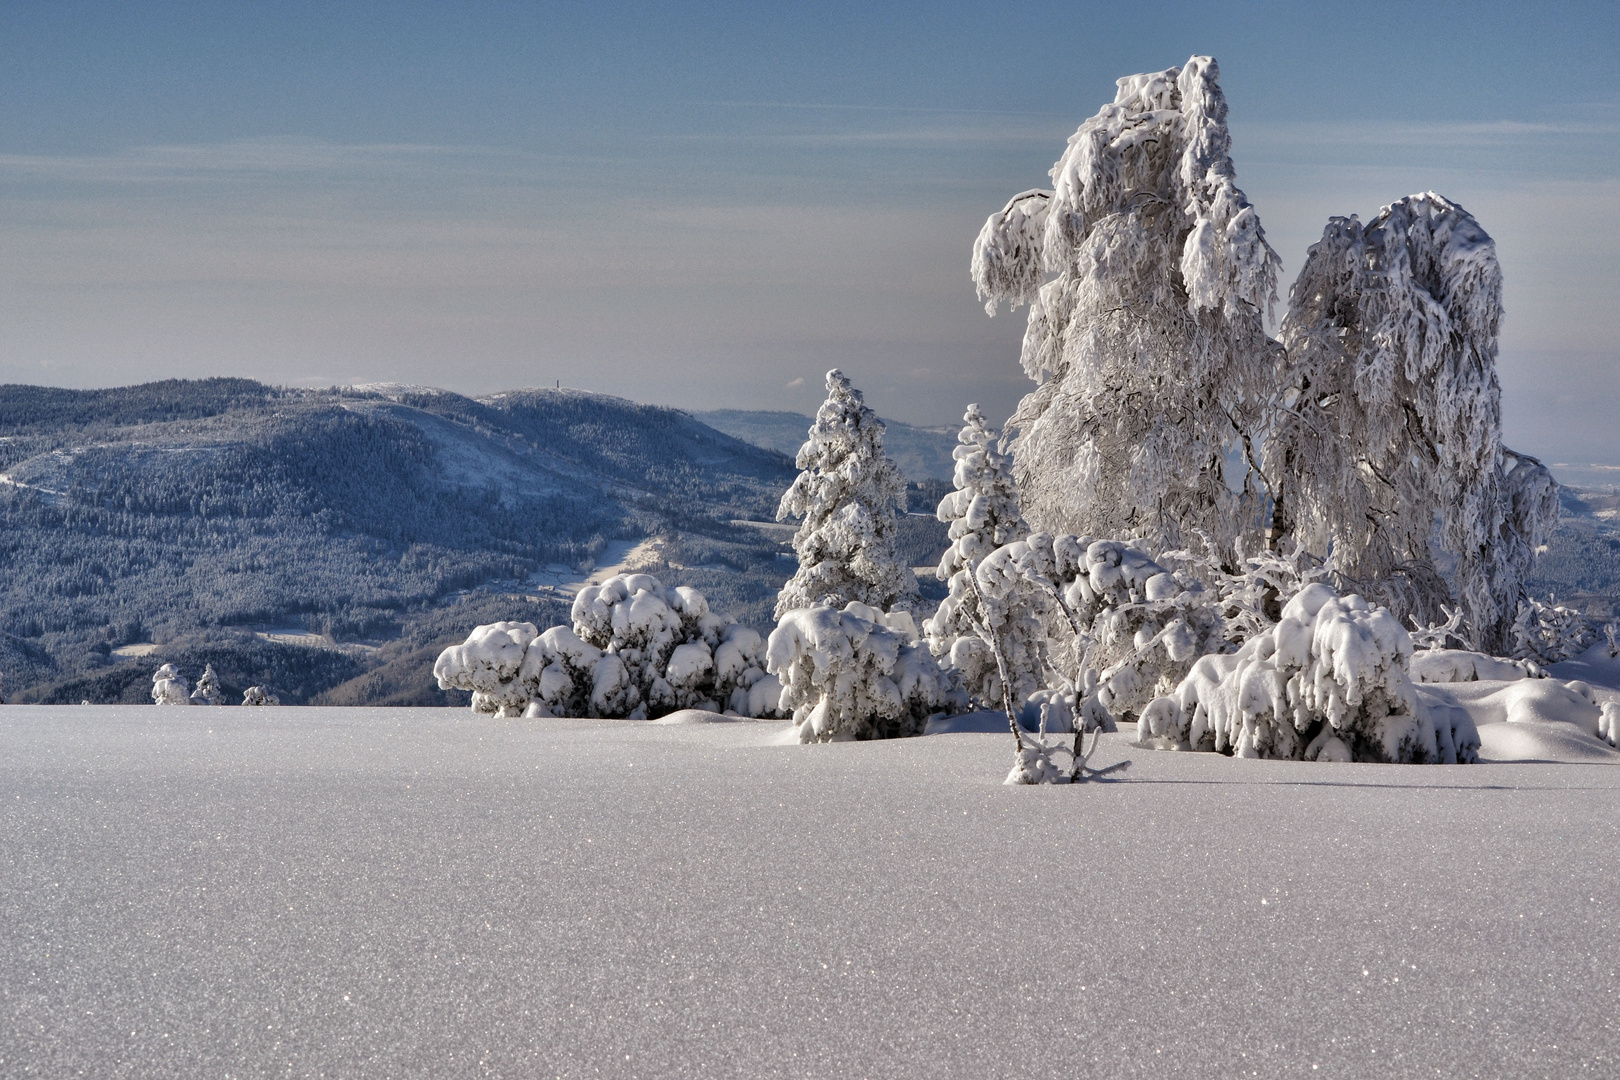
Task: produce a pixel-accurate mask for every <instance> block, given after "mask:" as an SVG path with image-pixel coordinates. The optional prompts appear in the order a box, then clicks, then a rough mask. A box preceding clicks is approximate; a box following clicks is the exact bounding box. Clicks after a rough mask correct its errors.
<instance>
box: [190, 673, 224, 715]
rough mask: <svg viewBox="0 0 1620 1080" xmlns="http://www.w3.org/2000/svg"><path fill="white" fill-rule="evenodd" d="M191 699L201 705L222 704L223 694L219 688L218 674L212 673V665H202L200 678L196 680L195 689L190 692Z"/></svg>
mask: <svg viewBox="0 0 1620 1080" xmlns="http://www.w3.org/2000/svg"><path fill="white" fill-rule="evenodd" d="M191 700H192V701H195V702H198V703H199V704H202V705H223V704H225V694H224V692H223V691H222V690H220V688H219V676H218V675H215V674H214V665H213V664H208V665H205V666H204V667H203V673H202V678H200V679H198V680H197V689H195V690H193V691H192V692H191Z"/></svg>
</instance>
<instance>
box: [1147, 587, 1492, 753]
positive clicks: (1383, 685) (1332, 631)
mask: <svg viewBox="0 0 1620 1080" xmlns="http://www.w3.org/2000/svg"><path fill="white" fill-rule="evenodd" d="M1411 658H1412V639H1411V637H1410V636H1409V635H1408V634H1407V632H1406V631H1405V630H1404V629H1403V628H1402V627H1401V624H1400V622H1399V621H1398V620H1397V619H1396V618H1395V616H1394V615H1393V614H1392V613H1391V612H1390V611H1388V610H1387V609H1385V608H1381V607H1377V606H1375V605H1372V604H1369V603H1367V601H1366V600H1364V599H1362V598H1361V597H1360V596H1356V595H1354V594H1352V595H1349V596H1340V595H1339V594H1338V593H1336V592H1334V590H1333V589H1332V588H1330V587H1329V586H1327V585H1324V584H1322V583H1321V582H1317V583H1314V584H1311V585H1307V586H1305V587H1304V588H1303V589H1301V590H1300V591H1299V592H1298V593H1297V594H1296V595H1295V596H1294V597H1293V599H1291V600H1289V601H1288V603H1287V604H1286V605H1285V606H1284V607H1283V611H1282V619H1281V621H1279V622H1278V623H1277V624H1276V625H1275V626H1273V627H1272V628H1271V629H1269V630H1267V631H1265V632H1264V633H1261V634H1258V635H1256V636H1255V637H1252V638H1250V639H1249V640H1248V641H1247V642H1245V643H1244V645H1243V647H1242V648H1241V649H1239V650H1238V651H1237V652H1235V653H1229V654H1225V655H1211V656H1205V657H1203V658H1202V659H1200V660H1199V661H1198V662H1197V663H1196V664H1194V665H1193V668H1192V671H1191V672H1190V673H1189V674H1188V675H1187V677H1186V679H1184V680H1183V681H1182V683H1181V685H1180V686H1178V687H1177V688H1176V690H1175V693H1174V694H1171V695H1167V696H1164V697H1159V698H1155V699H1154V700H1153V701H1151V702H1149V703H1148V705H1147V707H1146V708H1144V709H1143V710H1142V714H1141V716H1140V718H1139V719H1138V721H1137V734H1138V740H1139V741H1141V742H1143V743H1147V744H1150V745H1156V746H1161V747H1165V748H1180V749H1192V750H1214V751H1217V752H1221V753H1229V754H1235V755H1237V756H1238V757H1266V758H1285V759H1293V760H1300V759H1304V760H1311V761H1352V760H1354V761H1385V762H1413V763H1425V762H1427V763H1443V764H1454V763H1458V762H1471V761H1474V760H1475V759H1476V758H1477V755H1478V751H1479V733H1478V731H1477V730H1476V729H1475V727H1474V723H1473V721H1472V720H1471V719H1470V718H1469V716H1468V713H1467V712H1466V711H1464V710H1462V709H1444V708H1439V707H1436V706H1434V705H1433V704H1430V703H1426V702H1425V701H1423V700H1422V699H1421V698H1420V697H1419V695H1418V694H1417V692H1416V690H1415V688H1414V686H1413V683H1412V679H1411V677H1410V670H1409V665H1410V662H1411Z"/></svg>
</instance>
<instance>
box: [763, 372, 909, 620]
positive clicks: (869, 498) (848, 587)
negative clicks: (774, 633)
mask: <svg viewBox="0 0 1620 1080" xmlns="http://www.w3.org/2000/svg"><path fill="white" fill-rule="evenodd" d="M796 464H797V465H798V467H799V468H800V469H802V470H803V471H802V472H800V473H799V476H798V479H796V480H795V481H794V482H793V485H792V486H791V487H789V488H788V490H787V492H786V493H785V494H783V496H782V502H781V505H780V506H779V507H778V508H777V511H776V519H777V520H778V521H783V520H786V519H787V518H790V517H801V518H803V523H802V524H801V525H800V526H799V530H798V532H797V533H795V534H794V536H793V550H794V553H795V554H796V555H797V556H798V559H799V569H798V572H797V573H795V574H794V575H793V577H791V578H789V579H788V581H787V583H786V584H785V585H783V586H782V592H781V594H780V596H779V597H778V598H777V602H776V617H777V618H778V619H780V618H782V616H783V615H785V614H786V613H787V612H790V611H795V610H798V609H800V608H807V607H810V606H812V605H815V604H828V605H831V606H832V607H835V608H836V607H842V606H843V605H845V604H847V603H850V602H852V601H853V602H857V603H861V604H867V605H870V606H871V607H875V608H878V609H880V610H882V611H893V610H905V611H913V610H915V609H916V608H917V606H918V605H919V603H920V600H921V598H920V596H919V594H918V592H917V579H916V577H915V576H914V575H913V574H912V572H911V567H909V566H907V565H906V564H905V563H904V562H903V561H901V559H900V556H899V555H898V554H897V552H896V551H895V537H896V532H897V529H896V526H895V511H896V510H897V509H903V508H904V506H905V491H906V483H905V479H904V478H903V477H902V476H901V475H900V470H899V469H898V468H896V466H895V464H894V462H893V461H891V460H889V458H888V457H887V456H886V455H885V454H884V453H883V421H881V420H879V419H878V418H877V414H876V413H874V412H873V411H872V410H871V409H870V408H868V407H867V406H866V403H865V401H864V399H863V398H862V396H861V392H860V391H859V390H857V389H855V387H854V386H852V385H850V381H849V379H848V378H847V377H845V375H844V373H843V372H841V371H839V370H838V369H837V368H834V369H833V370H831V371H829V372H827V400H826V401H825V402H824V403H823V404H822V406H821V408H820V409H819V410H818V411H817V412H816V422H815V424H814V425H813V426H812V427H811V428H810V437H809V439H808V440H806V441H805V443H804V445H803V446H802V447H800V448H799V455H798V459H797V462H796Z"/></svg>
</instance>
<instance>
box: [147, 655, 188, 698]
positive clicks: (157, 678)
mask: <svg viewBox="0 0 1620 1080" xmlns="http://www.w3.org/2000/svg"><path fill="white" fill-rule="evenodd" d="M152 703H153V704H154V705H190V704H191V686H190V684H189V683H187V682H186V680H185V677H184V676H182V675H181V674H180V672H178V671H176V670H175V667H174V665H173V664H164V665H163V666H162V667H160V668H158V669H157V670H156V671H154V672H152Z"/></svg>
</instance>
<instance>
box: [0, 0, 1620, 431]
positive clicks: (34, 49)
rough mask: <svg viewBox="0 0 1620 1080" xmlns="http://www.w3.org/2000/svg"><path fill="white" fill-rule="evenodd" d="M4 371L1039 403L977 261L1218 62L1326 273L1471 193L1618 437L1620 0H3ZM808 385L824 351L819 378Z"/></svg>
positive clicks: (1560, 354)
mask: <svg viewBox="0 0 1620 1080" xmlns="http://www.w3.org/2000/svg"><path fill="white" fill-rule="evenodd" d="M0 40H3V41H5V42H6V56H7V62H6V63H5V64H4V65H0V251H4V252H6V257H5V258H4V259H3V260H0V381H5V382H32V383H50V384H56V385H68V386H95V385H115V384H120V383H127V382H135V381H141V380H146V379H154V378H164V377H170V376H186V377H196V376H203V375H213V374H240V375H248V376H252V377H256V378H260V379H265V380H267V381H271V382H278V383H287V384H296V385H329V384H332V383H338V382H354V381H374V380H398V381H407V382H422V383H429V384H433V385H440V386H447V387H451V388H454V389H459V390H463V391H466V392H486V391H493V390H499V389H506V388H509V387H514V386H522V385H536V384H549V383H551V382H552V381H554V380H557V379H560V380H562V382H563V383H564V384H565V385H573V386H580V387H584V388H587V389H592V390H601V391H607V392H613V393H620V394H623V395H625V396H627V397H632V398H636V399H639V400H644V401H655V402H662V403H668V404H674V405H680V406H683V407H691V408H703V407H719V406H735V407H744V408H786V409H797V410H801V411H810V410H812V409H813V408H814V406H815V404H816V403H817V401H818V400H819V397H820V390H819V384H820V375H821V373H822V372H823V371H825V369H826V368H828V367H830V366H833V365H835V364H836V365H839V366H842V367H844V368H845V369H846V370H848V371H849V372H850V374H851V375H852V377H853V378H855V380H856V382H857V385H860V386H862V387H863V388H865V389H866V390H867V393H868V397H869V399H870V400H871V401H872V402H873V403H874V404H875V405H876V406H877V407H878V408H879V410H880V411H882V412H884V413H885V414H886V415H891V416H895V417H898V418H900V419H904V420H908V421H912V422H918V423H950V422H953V421H954V420H955V419H956V418H957V417H958V416H960V414H961V411H962V408H963V406H964V405H965V404H966V403H967V402H969V401H975V400H976V401H981V402H983V403H984V405H985V407H986V409H987V410H988V411H989V412H990V413H991V414H992V416H998V415H1000V416H1004V415H1006V414H1007V413H1008V412H1009V411H1010V410H1011V408H1012V406H1013V404H1014V403H1015V402H1016V400H1017V398H1018V397H1019V396H1020V395H1021V394H1022V393H1024V392H1025V390H1026V389H1027V388H1028V386H1029V384H1028V383H1027V381H1026V380H1025V379H1024V377H1023V375H1022V374H1021V372H1020V371H1019V369H1018V364H1017V346H1018V340H1019V338H1020V336H1021V333H1022V321H1023V319H1022V316H1023V313H1022V312H1019V313H1017V315H1015V316H1013V317H1011V318H1009V317H1008V316H1007V315H1006V314H1005V313H1003V314H1002V315H1000V316H998V317H997V318H995V319H993V320H992V319H988V318H986V317H985V316H984V314H983V312H982V310H981V309H980V308H979V306H978V305H977V303H976V302H975V301H974V297H973V292H972V286H971V284H970V282H969V281H968V276H967V263H968V251H969V246H970V244H971V241H972V238H973V235H974V234H975V232H976V231H977V229H978V227H979V225H980V223H982V221H983V219H984V217H985V215H987V214H988V213H990V212H991V211H993V210H995V209H998V208H999V207H1000V205H1001V203H1002V202H1003V201H1004V200H1005V199H1006V197H1007V196H1008V195H1010V194H1012V193H1013V192H1016V191H1018V190H1021V189H1023V188H1027V187H1034V186H1041V185H1043V184H1044V183H1045V182H1046V179H1045V173H1046V170H1047V169H1048V168H1049V167H1050V166H1051V163H1052V162H1053V161H1054V160H1055V159H1056V158H1057V156H1058V154H1059V153H1060V152H1061V150H1062V148H1063V144H1064V140H1065V139H1066V137H1067V136H1068V134H1069V133H1070V132H1071V131H1073V129H1074V128H1075V127H1076V126H1077V125H1078V123H1079V122H1080V121H1081V120H1082V119H1084V118H1085V117H1086V116H1088V115H1090V114H1091V113H1093V112H1094V111H1096V109H1097V107H1098V106H1099V105H1101V104H1103V103H1104V102H1105V101H1107V100H1110V99H1111V97H1112V94H1113V81H1114V79H1116V78H1118V77H1120V76H1122V75H1128V74H1132V73H1134V72H1137V71H1145V70H1154V69H1160V68H1164V67H1168V66H1171V65H1174V64H1179V63H1181V62H1183V61H1184V60H1185V59H1186V58H1187V57H1188V56H1189V55H1191V54H1193V53H1208V54H1211V55H1214V56H1215V57H1217V59H1218V60H1219V61H1220V63H1221V70H1222V83H1223V86H1224V87H1225V90H1226V93H1227V97H1228V101H1229V103H1230V106H1231V123H1232V129H1233V133H1234V150H1233V154H1234V158H1235V160H1236V163H1237V168H1238V181H1239V183H1240V185H1241V186H1242V187H1243V188H1244V189H1245V190H1246V191H1247V193H1248V194H1249V197H1250V198H1251V200H1252V201H1253V202H1254V203H1255V204H1256V206H1257V208H1258V209H1259V211H1260V214H1261V217H1262V220H1263V221H1264V222H1265V224H1266V227H1267V231H1268V233H1269V235H1270V237H1271V239H1272V242H1273V244H1274V245H1275V246H1276V248H1277V250H1278V251H1279V253H1280V254H1281V255H1282V257H1283V260H1284V265H1285V281H1286V280H1291V277H1292V274H1293V273H1294V272H1295V271H1296V270H1297V268H1298V267H1299V265H1300V262H1301V260H1302V257H1303V254H1304V250H1305V247H1306V246H1307V245H1308V244H1309V243H1310V242H1311V241H1312V240H1314V239H1315V238H1316V236H1317V235H1318V234H1319V232H1320V229H1321V227H1322V224H1323V223H1324V221H1325V220H1326V218H1327V216H1328V215H1329V214H1334V213H1352V212H1354V213H1359V214H1361V215H1362V216H1363V218H1365V217H1367V216H1370V215H1371V214H1373V213H1375V212H1376V211H1377V209H1378V207H1379V206H1380V205H1381V204H1383V203H1387V202H1389V201H1391V200H1393V199H1395V198H1399V197H1400V196H1402V195H1406V194H1409V193H1411V192H1413V191H1419V190H1424V189H1431V188H1432V189H1434V190H1437V191H1440V192H1441V193H1443V194H1446V195H1448V196H1450V197H1452V198H1455V199H1456V200H1458V201H1460V202H1461V203H1462V204H1463V205H1464V206H1466V207H1467V208H1468V209H1469V210H1470V211H1472V212H1473V213H1474V214H1475V215H1476V216H1477V217H1478V218H1479V219H1480V220H1481V222H1482V223H1483V224H1484V225H1485V227H1486V229H1487V230H1489V231H1490V232H1491V234H1492V235H1493V236H1495V237H1496V239H1497V241H1498V245H1499V254H1500V257H1501V259H1502V263H1503V266H1504V270H1505V273H1506V279H1507V293H1506V296H1507V300H1506V302H1507V307H1508V317H1507V320H1506V324H1505V327H1504V338H1503V354H1502V363H1501V371H1502V379H1503V384H1504V388H1505V399H1504V408H1505V414H1506V421H1505V422H1506V426H1507V436H1508V439H1509V441H1510V443H1512V444H1514V445H1516V446H1518V447H1520V448H1521V449H1523V450H1526V451H1528V452H1530V453H1538V454H1541V455H1544V456H1546V457H1548V458H1550V459H1553V460H1575V459H1580V460H1593V461H1607V462H1620V446H1616V445H1615V439H1614V436H1613V435H1612V429H1613V422H1612V419H1611V418H1612V417H1613V415H1614V414H1615V407H1616V404H1617V402H1620V371H1617V367H1620V365H1617V363H1616V361H1617V360H1620V348H1617V347H1616V345H1615V344H1614V340H1615V335H1614V334H1613V333H1612V331H1611V330H1610V327H1609V324H1610V316H1609V312H1610V309H1611V308H1612V307H1613V305H1614V297H1615V296H1616V295H1617V294H1620V150H1617V147H1620V138H1617V136H1620V91H1617V90H1616V88H1615V83H1614V78H1613V75H1612V68H1613V59H1612V54H1613V51H1614V47H1615V45H1616V44H1617V43H1620V5H1617V4H1615V3H1613V2H1608V3H1594V4H1586V5H1580V4H1569V5H1556V4H1554V5H1540V6H1537V7H1535V8H1534V9H1533V10H1532V9H1531V8H1530V7H1529V6H1527V5H1519V4H1511V5H1510V4H1497V5H1493V4H1469V5H1377V4H1356V5H1348V4H1346V5H1327V4H1322V5H1305V4H1233V5H1224V6H1217V5H1211V4H1186V5H1178V4H1174V3H1169V4H1163V3H1161V4H1156V5H1153V6H1151V7H1146V6H1142V5H1124V4H1120V5H1092V4H1062V5H1042V4H1039V3H1033V4H1018V5H995V6H990V5H952V4H932V5H895V4H890V5H875V4H863V5H815V6H809V5H806V6H798V7H789V6H777V5H759V4H755V5H722V4H704V5H681V4H660V5H635V4H614V5H593V4H477V3H461V4H405V3H395V4H386V5H369V6H368V5H343V4H310V5H300V4H274V5H271V4H260V5H254V4H231V5H224V4H175V5H168V4H128V3H125V4H74V3H49V4H47V3H4V4H0ZM801 380H802V381H801Z"/></svg>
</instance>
